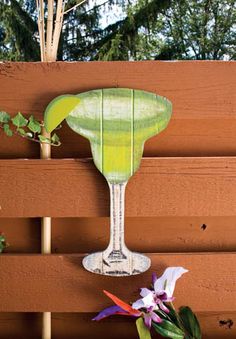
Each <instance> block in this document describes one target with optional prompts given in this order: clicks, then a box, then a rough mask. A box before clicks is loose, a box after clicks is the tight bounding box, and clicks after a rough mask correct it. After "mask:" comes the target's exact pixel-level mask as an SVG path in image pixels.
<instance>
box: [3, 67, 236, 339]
mask: <svg viewBox="0 0 236 339" xmlns="http://www.w3.org/2000/svg"><path fill="white" fill-rule="evenodd" d="M0 81H1V91H0V110H5V111H8V112H10V113H11V114H12V115H13V114H15V113H17V112H18V111H21V112H22V113H24V114H26V115H30V114H32V113H33V114H35V115H37V117H38V118H40V119H42V118H43V111H44V108H45V106H46V105H47V103H48V102H49V101H50V100H51V99H52V98H54V97H55V96H57V95H59V94H63V93H64V94H65V93H72V94H73V93H79V92H82V91H85V90H89V89H94V88H102V87H103V88H105V87H132V88H137V89H143V90H148V91H154V92H157V93H158V94H160V95H164V96H166V97H168V98H169V99H170V100H171V101H172V103H173V118H172V120H171V122H170V124H169V126H168V128H167V129H166V130H165V131H164V132H162V133H161V134H160V135H159V136H157V137H154V138H152V139H150V140H149V141H148V142H147V143H146V145H145V152H144V156H145V159H143V161H142V166H141V168H140V170H139V171H138V172H137V174H136V175H135V176H134V177H133V178H132V179H131V181H130V183H129V185H128V187H127V199H126V204H127V214H126V215H127V218H126V230H127V234H126V236H127V244H128V245H129V247H130V248H132V249H134V250H137V251H141V252H146V253H147V255H150V257H151V258H152V270H153V271H157V272H158V273H160V272H161V271H162V270H163V269H164V268H165V267H166V266H169V265H183V266H184V267H186V268H188V269H189V270H190V272H189V273H188V274H186V275H185V276H184V277H183V278H182V279H181V280H180V281H179V282H178V284H177V289H176V297H177V300H176V303H177V306H178V305H181V304H188V305H190V306H192V307H193V309H194V310H195V311H196V312H197V313H198V315H199V319H200V321H201V324H202V327H203V338H204V339H205V338H206V339H213V338H214V339H215V338H217V339H223V338H235V337H236V295H235V291H236V289H235V285H236V254H235V253H234V251H235V249H236V228H235V225H236V63H234V62H207V61H206V62H195V61H193V62H156V61H155V62H149V61H148V62H89V63H61V62H58V63H50V64H47V63H44V64H43V63H6V64H4V63H3V64H0ZM58 134H60V138H61V140H62V143H63V144H62V146H61V147H59V148H54V149H53V158H54V159H53V160H49V161H47V160H39V147H38V145H37V144H33V143H31V142H29V141H26V140H21V139H19V137H17V136H14V137H13V138H11V139H10V138H7V137H6V136H4V135H3V133H1V135H0V158H1V160H0V184H1V192H0V229H1V230H2V231H4V233H5V234H6V236H7V239H8V242H9V243H10V246H9V247H8V248H7V251H6V252H7V253H6V254H4V255H1V256H0V270H1V275H0V286H1V303H0V312H1V313H0V338H4V339H5V338H6V339H9V338H16V339H20V338H32V339H33V338H34V339H37V338H40V333H41V324H40V317H41V315H40V314H39V313H38V312H42V311H52V312H54V313H53V315H52V330H53V338H57V339H64V338H67V339H70V338H82V339H90V338H94V336H95V334H96V336H97V337H104V338H107V339H111V338H113V339H116V338H117V339H118V338H119V339H120V338H124V339H128V338H129V339H133V338H136V337H137V334H136V332H135V326H134V324H133V323H132V320H131V321H130V320H127V319H121V318H113V319H110V320H106V321H104V322H103V323H99V324H94V323H92V322H91V321H90V319H91V318H92V317H93V315H94V312H97V311H98V310H99V309H101V308H103V307H105V306H107V305H108V304H109V301H108V300H107V298H106V297H105V296H103V294H102V289H104V288H105V289H108V290H110V291H111V292H113V293H115V294H117V295H119V296H120V297H122V298H124V299H126V300H127V301H129V300H131V299H135V298H136V297H137V296H138V288H139V287H141V286H143V285H145V284H146V282H148V281H149V280H150V274H151V273H150V272H147V273H145V274H144V275H141V276H136V277H130V278H110V277H101V276H97V275H93V274H91V273H88V272H86V271H85V270H84V269H83V268H82V266H81V258H82V256H83V255H84V253H87V252H93V251H95V250H100V249H103V248H104V247H105V245H106V243H107V241H108V233H109V225H108V223H109V220H108V215H109V196H108V188H107V186H106V183H105V181H104V179H103V177H102V176H101V175H100V174H99V173H98V172H97V171H96V169H95V167H94V165H93V164H92V162H91V160H88V159H87V158H88V157H90V156H91V154H90V148H89V145H88V142H87V141H86V140H85V139H83V138H81V137H79V136H78V135H77V134H75V133H73V132H72V131H70V130H69V129H68V128H67V127H66V126H63V128H62V129H61V130H59V132H58ZM26 158H28V159H29V160H26ZM65 158H71V159H65ZM42 216H52V217H53V220H52V225H53V229H52V251H53V254H52V255H48V256H43V255H40V254H39V253H40V217H42ZM72 253H73V254H72ZM125 282H126V283H125ZM15 312H17V313H15ZM21 312H26V313H21ZM32 312H34V313H32ZM65 312H66V313H65ZM234 322H235V324H234ZM29 326H30V327H31V330H30V331H29V330H28V327H29Z"/></svg>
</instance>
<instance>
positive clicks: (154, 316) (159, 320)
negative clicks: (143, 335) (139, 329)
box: [151, 312, 162, 323]
mask: <svg viewBox="0 0 236 339" xmlns="http://www.w3.org/2000/svg"><path fill="white" fill-rule="evenodd" d="M151 317H152V320H153V321H154V322H155V323H161V322H162V319H161V317H159V315H157V314H156V313H155V312H152V313H151Z"/></svg>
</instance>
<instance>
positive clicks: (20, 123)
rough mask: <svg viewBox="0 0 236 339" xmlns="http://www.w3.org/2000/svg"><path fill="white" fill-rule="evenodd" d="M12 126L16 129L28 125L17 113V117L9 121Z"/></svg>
mask: <svg viewBox="0 0 236 339" xmlns="http://www.w3.org/2000/svg"><path fill="white" fill-rule="evenodd" d="M11 121H12V123H13V125H15V126H16V127H17V128H19V127H24V126H26V125H27V124H28V120H27V119H26V118H25V117H23V115H22V114H21V113H20V112H18V113H17V115H16V116H15V117H14V118H12V119H11Z"/></svg>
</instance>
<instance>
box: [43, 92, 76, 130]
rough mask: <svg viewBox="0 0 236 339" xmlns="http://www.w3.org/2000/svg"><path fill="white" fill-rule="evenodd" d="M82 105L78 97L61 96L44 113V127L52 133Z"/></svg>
mask: <svg viewBox="0 0 236 339" xmlns="http://www.w3.org/2000/svg"><path fill="white" fill-rule="evenodd" d="M79 103H80V99H79V97H77V96H76V95H70V94H68V95H60V96H59V97H57V98H55V99H54V100H52V101H51V102H50V104H49V105H48V106H47V108H46V110H45V113H44V125H45V128H46V130H47V132H49V133H51V132H52V131H53V130H54V129H55V128H56V127H57V126H59V125H60V123H61V122H62V121H63V120H64V119H65V118H66V117H67V116H68V115H69V114H70V113H71V112H72V111H73V109H75V108H76V107H77V106H78V105H79Z"/></svg>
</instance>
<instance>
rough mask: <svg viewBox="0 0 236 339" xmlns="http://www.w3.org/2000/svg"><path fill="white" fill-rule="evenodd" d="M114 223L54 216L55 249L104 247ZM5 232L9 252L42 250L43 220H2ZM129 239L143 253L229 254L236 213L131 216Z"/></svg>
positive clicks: (127, 228)
mask: <svg viewBox="0 0 236 339" xmlns="http://www.w3.org/2000/svg"><path fill="white" fill-rule="evenodd" d="M109 221H110V220H109V218H108V217H106V218H53V219H52V252H53V253H78V250H79V251H80V252H81V253H86V252H89V251H100V250H102V249H104V248H105V247H106V246H107V244H108V237H109ZM0 230H1V231H2V232H3V233H4V234H5V235H6V237H7V241H8V243H9V244H10V245H9V246H8V247H7V248H6V250H5V251H6V253H40V249H41V247H40V244H41V232H40V218H0ZM68 230H69V231H68ZM134 230H135V232H134ZM144 230H145V232H144ZM229 235H230V236H229ZM78 239H79V247H78ZM125 240H126V244H127V246H128V247H129V248H132V249H133V250H134V251H138V252H139V251H141V252H149V253H152V252H203V251H204V252H209V251H212V252H215V251H220V252H230V251H234V250H235V249H236V216H235V217H135V218H132V217H128V218H126V220H125Z"/></svg>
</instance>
